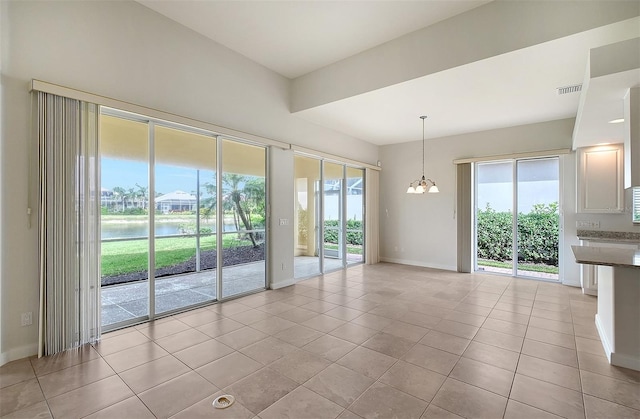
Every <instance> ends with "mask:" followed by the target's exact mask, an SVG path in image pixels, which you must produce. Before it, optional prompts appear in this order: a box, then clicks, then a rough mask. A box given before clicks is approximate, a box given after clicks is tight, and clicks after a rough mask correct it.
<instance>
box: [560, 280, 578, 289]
mask: <svg viewBox="0 0 640 419" xmlns="http://www.w3.org/2000/svg"><path fill="white" fill-rule="evenodd" d="M562 285H566V286H568V287H576V288H581V287H582V285H580V280H577V281H562Z"/></svg>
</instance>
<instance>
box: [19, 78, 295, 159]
mask: <svg viewBox="0 0 640 419" xmlns="http://www.w3.org/2000/svg"><path fill="white" fill-rule="evenodd" d="M34 90H35V91H39V92H45V93H52V94H55V95H58V96H63V97H68V98H71V99H77V100H81V101H83V102H90V103H95V104H97V105H101V106H107V107H109V108H115V109H119V110H123V111H127V112H132V113H136V114H142V115H145V116H149V117H152V118H157V119H162V120H166V121H171V122H175V123H178V124H182V125H188V126H192V127H196V128H200V129H203V130H206V131H211V132H212V133H214V134H217V135H225V136H229V137H230V138H241V139H244V140H250V141H255V142H257V143H261V144H265V145H270V146H275V147H279V148H282V149H284V150H286V149H289V148H291V145H290V144H287V143H283V142H282V141H277V140H272V139H270V138H266V137H261V136H259V135H254V134H249V133H247V132H243V131H238V130H235V129H231V128H226V127H223V126H220V125H215V124H211V123H209V122H205V121H199V120H197V119H191V118H187V117H184V116H180V115H176V114H172V113H169V112H164V111H160V110H157V109H152V108H147V107H145V106H140V105H136V104H134V103H129V102H124V101H121V100H117V99H113V98H110V97H106V96H100V95H96V94H93V93H88V92H83V91H81V90H76V89H72V88H70V87H65V86H60V85H57V84H53V83H47V82H45V81H41V80H36V79H33V80H31V82H29V91H34Z"/></svg>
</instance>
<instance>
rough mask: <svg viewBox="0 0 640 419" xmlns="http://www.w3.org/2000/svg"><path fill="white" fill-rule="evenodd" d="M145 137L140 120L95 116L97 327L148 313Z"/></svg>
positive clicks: (140, 316)
mask: <svg viewBox="0 0 640 419" xmlns="http://www.w3.org/2000/svg"><path fill="white" fill-rule="evenodd" d="M148 138H149V128H148V124H146V123H144V122H138V121H132V120H128V119H123V118H116V117H113V116H108V115H101V116H100V168H101V173H100V178H101V193H100V205H101V220H100V228H101V256H100V259H101V271H102V277H101V284H102V286H101V288H102V313H101V320H102V325H103V326H108V325H112V324H118V323H121V322H128V321H132V320H134V319H142V318H145V317H147V316H149V281H148V279H149V265H148V262H149V242H150V237H151V235H150V233H149V232H150V229H149V217H148V215H147V214H148V213H147V211H145V210H144V209H143V207H144V206H146V207H147V208H148V203H147V204H145V203H144V202H145V198H144V195H145V193H144V192H145V191H148V190H149V141H148ZM147 202H148V201H147Z"/></svg>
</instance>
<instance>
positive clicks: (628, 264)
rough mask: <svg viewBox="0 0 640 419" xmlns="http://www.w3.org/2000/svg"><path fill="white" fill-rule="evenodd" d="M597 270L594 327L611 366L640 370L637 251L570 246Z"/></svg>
mask: <svg viewBox="0 0 640 419" xmlns="http://www.w3.org/2000/svg"><path fill="white" fill-rule="evenodd" d="M571 249H572V250H573V254H574V256H575V258H576V262H578V263H583V264H588V265H596V267H597V269H598V312H597V314H596V317H595V322H596V328H597V329H598V334H599V335H600V340H601V341H602V346H603V347H604V351H605V354H606V355H607V358H608V359H609V362H610V363H611V364H612V365H617V366H620V367H625V368H630V369H634V370H638V371H640V250H634V249H622V248H611V247H597V246H571Z"/></svg>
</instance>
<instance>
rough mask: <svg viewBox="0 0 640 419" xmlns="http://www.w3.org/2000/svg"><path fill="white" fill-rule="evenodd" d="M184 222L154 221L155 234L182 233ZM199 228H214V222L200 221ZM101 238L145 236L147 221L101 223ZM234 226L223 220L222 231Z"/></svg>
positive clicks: (231, 229)
mask: <svg viewBox="0 0 640 419" xmlns="http://www.w3.org/2000/svg"><path fill="white" fill-rule="evenodd" d="M183 224H184V222H175V221H156V223H155V226H156V228H155V231H156V236H170V235H173V234H182V233H183V232H182V231H181V230H180V226H181V225H183ZM200 227H201V228H204V227H207V228H211V230H212V231H213V230H215V223H201V224H200ZM100 229H101V236H102V239H103V240H104V239H115V238H127V237H147V236H148V235H149V224H148V223H130V222H129V223H103V224H102V225H101V227H100ZM235 230H236V227H235V225H234V224H233V222H230V223H228V222H225V224H224V231H235Z"/></svg>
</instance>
